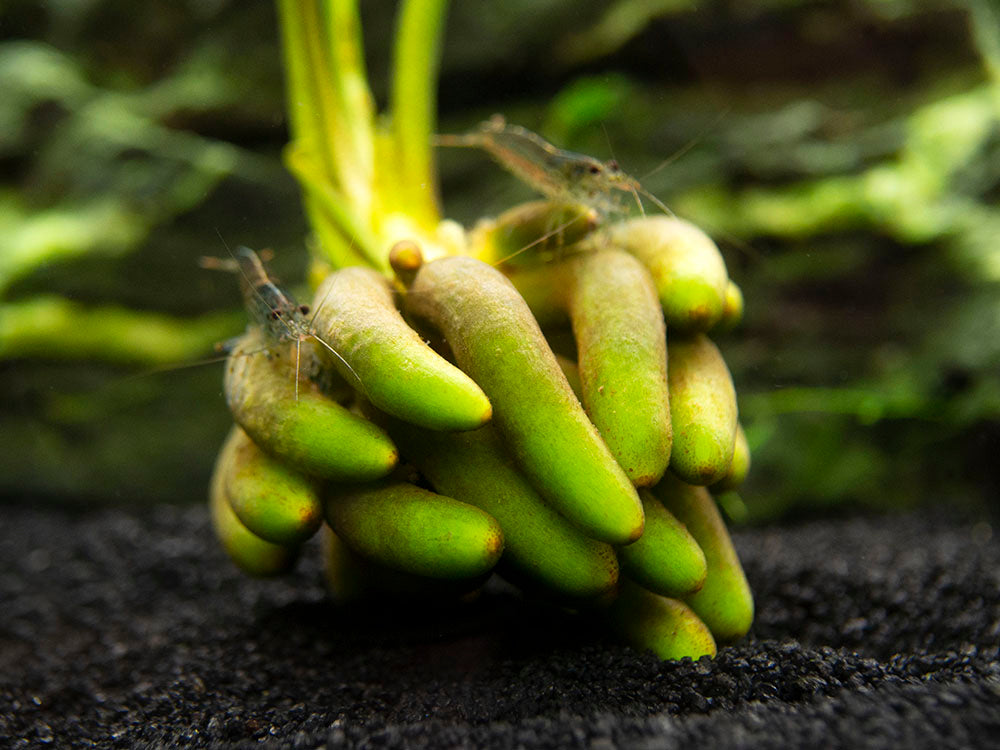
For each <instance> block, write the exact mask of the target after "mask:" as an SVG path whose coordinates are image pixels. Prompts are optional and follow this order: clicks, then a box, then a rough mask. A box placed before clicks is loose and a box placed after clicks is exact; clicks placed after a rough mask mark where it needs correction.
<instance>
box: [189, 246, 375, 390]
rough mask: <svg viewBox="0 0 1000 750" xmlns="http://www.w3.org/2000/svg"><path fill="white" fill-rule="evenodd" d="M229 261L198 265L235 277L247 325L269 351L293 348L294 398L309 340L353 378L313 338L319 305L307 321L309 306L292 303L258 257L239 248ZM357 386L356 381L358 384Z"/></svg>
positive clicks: (208, 260) (318, 339) (347, 366)
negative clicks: (261, 337) (256, 331)
mask: <svg viewBox="0 0 1000 750" xmlns="http://www.w3.org/2000/svg"><path fill="white" fill-rule="evenodd" d="M232 256H233V257H232V259H231V260H228V259H220V258H202V260H201V265H202V266H203V267H205V268H215V269H219V270H224V271H232V272H235V273H237V274H239V277H240V291H241V292H242V294H243V303H244V306H245V307H246V310H247V315H248V317H249V318H250V325H251V326H255V327H257V328H259V329H260V330H261V332H263V334H264V338H265V339H266V341H267V343H268V346H269V348H274V347H277V346H280V345H282V344H288V343H294V344H295V398H296V400H298V395H299V364H300V360H301V350H302V344H303V343H304V342H306V341H309V340H312V341H315V342H316V343H318V344H320V345H321V346H322V347H323V348H324V349H326V350H327V351H329V352H330V353H331V354H332V355H333V356H334V357H336V359H337V360H339V361H340V362H341V363H342V364H343V366H344V368H345V369H346V370H347V371H348V372H349V373H351V374H352V375H354V377H355V378H357V375H356V373H355V372H354V368H353V367H351V365H350V363H348V362H347V360H345V359H344V358H343V357H342V356H341V354H340V353H339V352H338V351H337V350H336V349H334V348H333V347H332V346H331V345H330V344H329V343H327V342H326V341H325V340H324V339H323V338H322V337H321V336H317V335H316V330H315V328H314V326H313V323H314V320H315V317H316V313H318V312H319V310H320V309H321V308H322V307H323V302H325V300H324V301H323V302H321V303H320V304H319V305H318V306H317V309H316V313H314V314H313V316H312V317H311V318H307V317H306V316H308V315H309V306H308V305H300V304H299V303H297V302H296V301H295V299H294V298H293V297H292V296H291V295H290V294H289V293H288V292H286V291H285V290H284V289H282V288H281V287H280V286H278V284H277V283H276V282H275V281H274V280H273V279H272V278H271V276H270V274H268V272H267V269H266V268H265V267H264V263H263V261H262V260H261V259H260V256H258V255H257V253H255V252H254V251H253V250H251V249H250V248H248V247H244V246H240V247H237V248H236V251H235V252H234V253H232ZM359 382H360V381H359Z"/></svg>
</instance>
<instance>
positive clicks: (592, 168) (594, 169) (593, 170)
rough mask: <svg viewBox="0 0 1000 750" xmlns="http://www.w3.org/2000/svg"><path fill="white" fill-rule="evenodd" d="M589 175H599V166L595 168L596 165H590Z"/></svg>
mask: <svg viewBox="0 0 1000 750" xmlns="http://www.w3.org/2000/svg"><path fill="white" fill-rule="evenodd" d="M590 173H591V174H600V173H601V168H600V167H599V166H597V165H596V164H591V165H590Z"/></svg>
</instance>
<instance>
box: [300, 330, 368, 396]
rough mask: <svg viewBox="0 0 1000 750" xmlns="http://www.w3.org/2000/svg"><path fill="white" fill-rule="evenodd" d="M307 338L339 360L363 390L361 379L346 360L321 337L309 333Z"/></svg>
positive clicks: (363, 385)
mask: <svg viewBox="0 0 1000 750" xmlns="http://www.w3.org/2000/svg"><path fill="white" fill-rule="evenodd" d="M309 336H311V337H312V338H313V339H315V340H316V341H318V342H319V343H320V344H322V345H323V346H325V347H326V349H327V350H328V351H329V352H330V353H331V354H332V355H333V356H334V357H336V358H337V359H339V360H340V361H341V362H342V363H343V364H344V367H346V368H347V369H348V370H349V371H350V373H351V375H353V376H354V379H355V380H357V381H358V385H360V386H361V390H362V391H364V390H365V384H364V383H362V382H361V377H360V376H359V375H358V373H357V372H355V370H354V368H353V367H351V363H350V362H348V361H347V360H346V359H344V358H343V357H342V356H340V352H338V351H337V350H336V349H334V348H333V347H332V346H330V345H329V344H328V343H326V342H325V341H324V340H323V339H322V338H321V337H319V336H317V335H316V334H315V333H310V334H309Z"/></svg>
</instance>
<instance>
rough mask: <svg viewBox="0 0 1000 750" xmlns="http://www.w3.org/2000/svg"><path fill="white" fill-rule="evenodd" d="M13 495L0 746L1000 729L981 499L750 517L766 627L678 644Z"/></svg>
mask: <svg viewBox="0 0 1000 750" xmlns="http://www.w3.org/2000/svg"><path fill="white" fill-rule="evenodd" d="M0 518H2V520H0V746H11V747H27V746H37V745H42V744H49V745H51V746H54V747H73V746H89V745H95V744H96V745H98V746H110V747H163V746H168V747H173V746H210V747H259V746H261V745H264V746H290V747H302V748H315V747H326V748H330V749H331V750H332V749H333V748H348V747H361V748H411V747H412V748H494V747H495V748H511V749H514V748H525V749H528V748H588V749H589V750H611V748H618V747H623V748H676V747H711V748H715V747H722V748H739V747H776V748H778V747H781V748H784V747H805V746H809V747H811V748H826V747H838V746H839V747H845V746H846V747H851V748H861V747H901V748H903V747H939V748H940V747H955V748H965V747H1000V660H998V647H1000V544H998V542H997V540H996V539H995V538H991V537H993V534H992V533H991V529H990V527H989V526H988V525H986V524H984V523H979V524H968V525H962V524H955V523H948V522H942V521H941V519H940V518H921V517H919V516H906V517H903V518H887V519H853V520H845V521H823V522H812V523H807V524H802V525H797V526H790V527H784V528H774V529H762V530H750V531H745V532H742V533H740V534H738V535H737V545H738V547H739V549H740V553H741V555H742V557H743V560H744V562H745V566H746V569H747V574H748V576H749V578H750V582H751V584H752V585H753V588H754V590H755V593H756V597H757V607H758V615H757V621H756V624H755V626H754V630H753V632H752V634H751V637H749V638H748V639H746V640H745V641H744V642H742V643H741V644H739V645H737V646H734V647H728V648H724V649H722V650H721V651H720V653H719V656H718V658H717V659H715V660H714V661H709V660H707V659H706V660H702V661H700V662H697V663H692V662H690V661H686V662H681V663H661V662H659V661H657V660H656V659H655V658H654V657H653V656H652V655H650V654H642V653H637V652H634V651H632V650H630V649H628V648H625V647H622V646H619V645H615V644H613V643H610V642H608V641H606V640H605V639H604V638H603V636H602V634H601V632H600V630H599V629H597V628H596V627H593V626H589V625H588V624H587V622H586V621H585V620H583V619H581V618H578V617H573V616H570V615H566V614H563V613H561V612H559V611H556V610H552V609H548V608H545V607H542V606H539V605H536V604H532V603H528V602H524V601H522V600H520V599H518V598H516V597H515V596H513V595H511V594H510V593H509V591H508V590H506V589H504V588H502V587H497V588H496V589H495V590H492V589H491V591H490V592H489V593H488V595H487V596H484V597H483V598H481V599H480V600H479V601H478V602H476V603H474V604H472V605H467V606H463V607H459V608H457V609H451V610H449V611H447V612H440V611H435V612H428V611H425V610H427V609H428V608H427V607H418V606H416V605H413V604H407V605H396V606H395V607H394V608H387V609H385V610H384V611H382V612H380V613H374V614H370V615H367V616H364V617H360V616H357V615H351V614H349V613H348V612H345V611H344V610H341V609H338V608H337V607H335V606H333V605H331V604H329V603H328V602H327V601H326V600H325V598H324V595H323V592H322V587H321V585H320V583H319V572H318V567H317V564H316V562H315V554H313V555H308V556H307V559H306V560H305V561H304V564H303V565H302V566H301V568H300V571H299V572H298V573H297V574H296V575H294V576H292V577H290V578H289V579H287V580H281V581H267V582H262V581H254V580H250V579H247V578H245V577H243V576H242V575H240V574H239V573H238V572H237V571H236V570H235V569H234V568H233V567H232V566H231V565H230V564H229V563H228V561H227V560H226V559H225V558H224V557H223V555H222V553H221V552H220V550H219V549H218V547H217V546H216V544H215V543H214V541H213V539H212V536H211V532H210V530H209V528H208V523H207V517H206V513H205V511H204V510H203V509H201V508H195V509H177V508H172V507H163V508H159V509H156V510H153V511H146V512H138V511H137V512H134V513H129V512H123V511H100V512H93V513H88V514H79V513H73V512H70V511H61V510H32V509H29V508H26V507H22V506H13V507H11V506H7V507H5V508H4V509H3V511H2V516H0ZM313 552H315V550H313Z"/></svg>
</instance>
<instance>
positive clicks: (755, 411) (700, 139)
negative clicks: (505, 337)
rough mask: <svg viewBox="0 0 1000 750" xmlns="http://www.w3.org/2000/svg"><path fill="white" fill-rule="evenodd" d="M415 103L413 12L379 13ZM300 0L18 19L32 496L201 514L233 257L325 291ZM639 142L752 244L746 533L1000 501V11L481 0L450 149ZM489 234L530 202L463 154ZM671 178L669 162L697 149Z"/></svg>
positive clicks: (466, 29) (747, 264)
mask: <svg viewBox="0 0 1000 750" xmlns="http://www.w3.org/2000/svg"><path fill="white" fill-rule="evenodd" d="M362 5H363V16H364V24H365V37H366V51H367V56H368V62H369V71H370V74H371V78H372V86H373V88H374V90H375V94H376V98H377V99H378V100H379V101H384V100H385V95H386V83H387V82H386V80H385V76H386V70H387V67H388V62H389V47H390V44H391V33H392V28H393V23H394V14H395V7H396V3H394V2H388V1H385V0H366V1H365V2H363V3H362ZM279 58H280V56H279V48H278V33H277V29H276V20H275V13H274V8H273V6H272V3H271V2H247V1H246V0H244V1H243V2H235V0H211V1H208V2H205V1H202V2H175V3H161V2H150V1H149V0H138V1H131V2H123V1H122V0H63V1H62V2H52V3H39V2H18V0H14V1H13V2H11V0H8V2H6V3H5V5H4V9H3V10H0V499H2V500H3V501H19V502H39V503H63V504H65V503H75V504H84V503H152V502H161V501H169V502H201V501H203V499H204V497H205V494H206V485H207V479H208V474H209V471H210V469H211V464H212V461H213V459H214V456H215V453H216V451H217V449H218V447H219V445H220V444H221V441H222V438H223V436H224V434H225V432H226V430H227V428H228V425H229V417H228V415H227V412H226V409H225V406H224V403H223V399H222V395H221V365H219V364H215V365H205V366H202V367H191V368H185V369H167V370H160V371H157V368H164V367H167V366H170V365H175V364H178V363H182V362H185V361H190V360H194V359H199V358H205V357H211V356H212V344H213V342H216V341H220V340H223V339H225V338H228V337H229V336H231V335H234V334H236V333H238V332H239V331H240V330H241V329H242V327H243V314H242V311H241V310H240V307H239V305H240V303H239V296H238V290H237V288H236V284H235V283H234V282H233V279H232V278H231V277H229V276H227V275H225V274H216V273H212V272H209V271H204V270H201V269H199V268H198V266H197V259H198V257H199V256H202V255H220V254H223V253H224V252H225V248H224V245H223V243H224V242H225V243H228V244H230V245H235V244H240V243H242V244H247V245H250V246H252V247H256V248H262V247H270V248H273V249H274V250H275V252H276V259H275V261H274V263H273V264H272V265H273V266H274V268H275V270H276V272H277V275H278V276H280V277H281V278H283V279H284V280H286V281H293V282H294V281H296V280H300V279H302V278H303V269H304V267H305V262H306V252H305V249H304V242H303V238H304V236H305V232H306V225H305V221H304V219H303V216H302V212H301V207H300V202H299V194H298V190H297V187H296V185H295V183H294V182H293V180H292V178H291V177H290V176H289V175H288V174H286V173H285V171H284V169H283V167H282V165H281V162H280V150H281V148H282V146H283V145H284V143H285V141H286V137H287V136H286V130H285V119H284V115H283V93H282V74H281V69H280V59H279ZM494 112H501V113H504V114H505V115H506V116H507V118H508V120H510V121H512V122H516V123H520V124H523V125H526V126H528V127H530V128H532V129H535V130H537V131H539V132H541V133H543V134H544V135H546V136H547V137H548V138H549V139H550V140H552V141H554V142H556V143H558V144H559V145H562V146H565V147H567V148H572V149H574V150H577V151H583V152H585V153H589V154H592V155H594V156H597V157H600V158H610V157H611V156H612V155H613V156H614V157H615V158H616V159H617V160H618V161H619V162H620V163H621V164H622V165H623V167H624V168H625V170H626V171H628V172H629V173H631V174H633V175H635V176H637V177H639V178H640V179H641V180H642V181H643V184H644V186H645V187H646V188H647V189H648V190H649V191H651V192H653V193H654V194H656V195H657V196H658V197H659V198H660V199H662V200H663V201H664V202H665V203H666V204H667V205H669V206H670V207H671V208H672V209H673V210H674V211H675V212H676V213H677V214H678V215H680V216H683V217H685V218H687V219H690V220H692V221H694V222H695V223H698V224H700V225H701V226H702V227H703V228H704V229H706V230H707V231H708V232H709V233H710V234H712V235H713V237H715V238H716V240H717V241H718V242H719V244H720V246H721V247H722V249H723V251H724V253H725V255H726V258H727V262H728V264H729V268H730V274H731V276H732V277H733V278H734V279H735V280H736V281H737V282H738V283H739V284H740V285H741V286H742V287H743V290H744V293H745V296H746V300H747V315H746V321H745V324H744V325H743V327H742V328H741V329H740V330H738V331H737V332H736V333H735V334H731V335H727V336H726V337H724V338H722V339H720V341H719V343H720V346H721V347H722V350H723V352H724V354H725V355H726V358H727V360H728V361H729V363H730V366H731V369H732V371H733V376H734V379H735V381H736V384H737V390H738V392H739V394H740V408H741V414H742V419H743V421H744V424H745V426H746V428H747V434H748V438H749V441H750V445H751V448H752V451H753V455H754V465H753V468H752V471H751V476H750V480H749V481H748V483H747V485H746V487H745V489H744V490H743V492H742V497H743V500H744V501H745V505H740V504H738V503H737V504H731V505H730V509H731V510H732V511H733V512H734V514H735V515H736V516H737V517H738V518H737V520H740V519H742V518H748V519H749V520H768V519H773V518H776V517H782V516H786V517H787V516H788V515H799V514H810V513H817V512H827V511H828V510H830V509H832V508H837V509H851V510H856V509H857V508H859V507H860V508H878V509H882V508H901V507H909V506H914V505H921V504H944V505H947V506H952V507H960V508H962V509H964V510H965V511H973V512H982V511H984V510H990V509H992V510H993V512H996V510H997V508H998V505H1000V504H998V503H997V501H996V497H997V495H998V492H1000V469H998V468H997V463H998V461H997V456H998V454H1000V293H998V289H1000V287H998V284H1000V200H998V199H1000V11H998V9H997V7H996V5H995V4H993V3H991V2H986V1H985V0H984V1H983V2H974V1H971V0H970V2H956V1H952V2H947V1H944V0H941V1H938V2H935V1H934V0H912V1H911V0H853V2H850V1H847V0H842V1H837V0H832V1H830V2H811V1H803V0H748V1H747V2H739V3H728V2H695V1H693V0H692V1H690V2H684V1H682V0H619V1H618V2H610V3H598V2H581V1H580V0H573V1H572V2H571V1H570V0H530V1H529V0H516V1H512V2H503V3H500V2H458V3H454V7H453V8H452V12H451V16H450V20H449V24H448V31H447V35H446V38H445V45H444V59H443V63H442V75H441V83H440V130H441V131H442V132H460V131H463V130H466V129H468V128H470V127H472V126H473V125H474V124H475V123H477V122H478V121H480V120H481V119H484V118H485V117H487V116H489V115H490V114H492V113H494ZM440 156H441V176H442V186H443V196H444V201H445V206H446V209H447V213H448V214H449V215H450V216H451V217H453V218H456V219H459V220H461V221H463V222H466V223H468V222H471V221H473V220H474V219H475V218H476V217H477V216H480V215H483V214H495V213H498V212H499V211H501V210H503V209H504V208H506V207H509V206H511V205H513V204H514V203H516V202H518V201H520V200H522V199H526V198H529V197H531V196H530V192H528V191H527V190H526V189H525V188H524V187H523V186H520V185H518V184H517V183H516V182H515V181H514V180H513V178H510V177H508V176H507V175H506V174H505V173H503V172H502V171H501V170H500V169H499V168H497V167H496V166H494V165H493V164H492V163H491V162H489V160H488V159H486V158H485V157H484V156H482V155H481V154H478V153H476V152H473V151H466V150H457V149H456V150H453V151H449V152H443V153H441V154H440ZM665 162H666V163H665Z"/></svg>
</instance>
